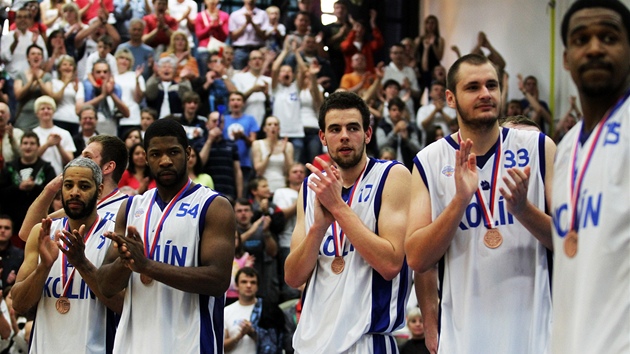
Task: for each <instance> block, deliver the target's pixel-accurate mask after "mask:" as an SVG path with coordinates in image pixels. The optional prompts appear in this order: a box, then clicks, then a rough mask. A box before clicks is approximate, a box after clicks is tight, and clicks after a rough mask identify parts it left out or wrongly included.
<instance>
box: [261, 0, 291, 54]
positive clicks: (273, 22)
mask: <svg viewBox="0 0 630 354" xmlns="http://www.w3.org/2000/svg"><path fill="white" fill-rule="evenodd" d="M265 11H266V12H267V16H268V17H269V28H267V33H266V34H267V44H266V45H267V48H269V49H271V50H273V51H274V52H276V53H279V52H280V51H281V50H282V44H283V43H284V37H285V36H286V35H287V29H286V27H285V26H284V25H283V24H282V23H280V9H279V8H278V7H277V6H269V7H267V9H265Z"/></svg>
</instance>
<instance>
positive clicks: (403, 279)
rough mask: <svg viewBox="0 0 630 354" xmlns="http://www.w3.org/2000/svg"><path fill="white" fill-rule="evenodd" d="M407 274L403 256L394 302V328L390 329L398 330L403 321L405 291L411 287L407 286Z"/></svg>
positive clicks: (405, 261)
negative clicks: (396, 295) (396, 297)
mask: <svg viewBox="0 0 630 354" xmlns="http://www.w3.org/2000/svg"><path fill="white" fill-rule="evenodd" d="M409 272H410V269H409V265H408V264H407V256H405V258H403V265H402V268H401V269H400V273H399V277H400V284H399V285H398V299H397V301H396V321H394V326H393V327H392V328H394V329H396V328H398V327H399V326H400V325H402V324H403V322H404V321H405V310H406V307H407V304H406V303H405V300H407V289H409V288H410V286H411V284H409Z"/></svg>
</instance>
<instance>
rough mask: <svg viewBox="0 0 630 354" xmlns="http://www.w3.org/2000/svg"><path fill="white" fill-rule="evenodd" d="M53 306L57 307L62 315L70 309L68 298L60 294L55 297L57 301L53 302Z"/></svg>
mask: <svg viewBox="0 0 630 354" xmlns="http://www.w3.org/2000/svg"><path fill="white" fill-rule="evenodd" d="M55 307H56V308H57V312H59V313H60V314H62V315H65V314H67V313H68V311H70V300H68V298H67V297H65V296H62V297H60V298H59V299H57V303H55Z"/></svg>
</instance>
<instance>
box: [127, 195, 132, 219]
mask: <svg viewBox="0 0 630 354" xmlns="http://www.w3.org/2000/svg"><path fill="white" fill-rule="evenodd" d="M133 197H134V196H133V195H130V196H129V198H127V205H126V207H125V219H126V218H128V217H129V209H131V204H133Z"/></svg>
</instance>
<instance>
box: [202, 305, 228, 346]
mask: <svg viewBox="0 0 630 354" xmlns="http://www.w3.org/2000/svg"><path fill="white" fill-rule="evenodd" d="M209 304H210V297H209V296H208V295H202V294H199V320H200V321H199V322H200V323H199V353H201V354H206V353H207V354H214V353H215V351H214V345H215V343H214V342H215V341H214V339H215V338H213V336H212V333H213V330H214V329H216V328H213V329H211V328H212V327H214V326H213V323H212V316H211V315H210V309H209V308H208V306H209ZM215 305H216V303H215ZM214 309H216V306H215V307H214ZM221 309H223V308H221ZM215 313H216V311H213V314H215ZM214 319H215V320H216V317H215V318H214ZM221 323H223V319H221ZM221 333H223V331H221ZM215 334H216V332H215ZM221 338H223V335H221Z"/></svg>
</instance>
